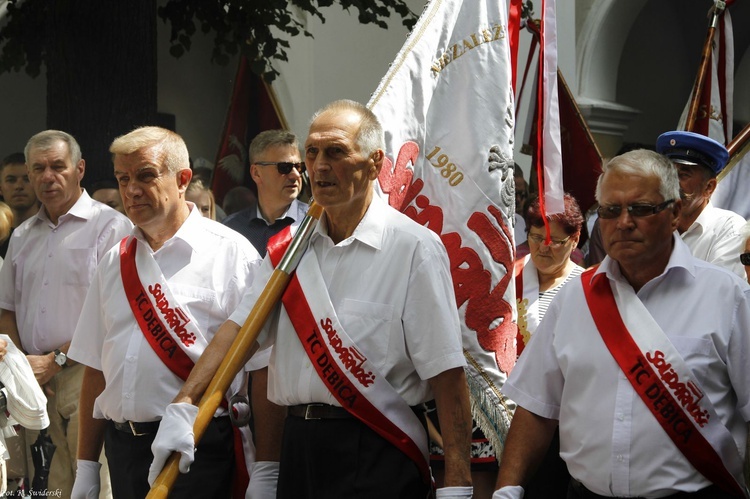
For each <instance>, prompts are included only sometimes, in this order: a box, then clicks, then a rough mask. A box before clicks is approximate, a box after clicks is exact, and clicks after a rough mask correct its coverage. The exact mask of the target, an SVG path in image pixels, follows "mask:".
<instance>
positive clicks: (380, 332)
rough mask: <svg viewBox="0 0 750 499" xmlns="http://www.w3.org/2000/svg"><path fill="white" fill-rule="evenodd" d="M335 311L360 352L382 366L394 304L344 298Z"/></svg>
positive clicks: (388, 339) (386, 352)
mask: <svg viewBox="0 0 750 499" xmlns="http://www.w3.org/2000/svg"><path fill="white" fill-rule="evenodd" d="M337 315H338V318H339V321H341V325H342V327H343V328H344V331H346V334H347V335H348V336H349V337H350V338H351V339H352V341H354V343H355V344H356V346H357V348H358V349H359V350H360V351H361V353H362V354H364V355H365V357H367V359H368V360H369V361H370V362H372V363H373V365H374V366H375V367H377V368H378V369H382V368H383V366H385V365H386V360H387V358H388V348H389V343H390V337H391V323H392V322H393V321H392V317H393V305H390V304H387V303H374V302H365V301H358V300H351V299H345V300H344V301H343V302H342V303H341V306H340V307H339V310H338V311H337Z"/></svg>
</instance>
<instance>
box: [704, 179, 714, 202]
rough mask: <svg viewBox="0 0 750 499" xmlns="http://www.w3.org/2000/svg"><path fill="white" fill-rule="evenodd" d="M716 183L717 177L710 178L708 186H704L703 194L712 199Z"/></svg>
mask: <svg viewBox="0 0 750 499" xmlns="http://www.w3.org/2000/svg"><path fill="white" fill-rule="evenodd" d="M716 185H717V182H716V177H713V178H710V179H708V182H706V186H705V187H704V188H703V195H704V196H706V197H707V198H709V199H710V198H711V195H712V194H713V193H714V191H716Z"/></svg>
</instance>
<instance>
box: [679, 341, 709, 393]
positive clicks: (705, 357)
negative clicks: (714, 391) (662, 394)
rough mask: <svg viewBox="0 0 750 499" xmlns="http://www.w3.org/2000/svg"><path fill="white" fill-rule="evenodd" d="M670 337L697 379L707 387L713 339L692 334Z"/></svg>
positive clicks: (701, 384) (702, 385)
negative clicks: (696, 336)
mask: <svg viewBox="0 0 750 499" xmlns="http://www.w3.org/2000/svg"><path fill="white" fill-rule="evenodd" d="M669 339H670V341H671V342H672V344H673V345H674V347H675V348H676V349H677V352H678V353H679V354H680V356H681V357H682V358H683V359H684V360H685V363H687V365H688V366H690V370H691V371H692V372H693V375H694V376H695V380H696V381H697V382H698V384H699V385H700V386H701V387H703V388H705V386H706V381H707V376H708V370H709V367H710V363H711V351H712V350H713V343H712V342H711V340H709V339H708V338H695V337H692V336H672V337H670V338H669Z"/></svg>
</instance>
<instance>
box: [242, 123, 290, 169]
mask: <svg viewBox="0 0 750 499" xmlns="http://www.w3.org/2000/svg"><path fill="white" fill-rule="evenodd" d="M277 146H289V147H293V148H294V149H296V150H298V151H299V142H298V141H297V136H296V135H294V134H293V133H292V132H290V131H289V130H265V131H263V132H260V133H259V134H258V135H256V136H255V138H254V139H253V141H252V142H250V147H249V148H248V159H249V160H250V164H251V165H252V164H253V163H254V162H255V160H256V159H257V158H258V156H260V155H261V154H263V151H265V150H266V149H268V148H269V147H277Z"/></svg>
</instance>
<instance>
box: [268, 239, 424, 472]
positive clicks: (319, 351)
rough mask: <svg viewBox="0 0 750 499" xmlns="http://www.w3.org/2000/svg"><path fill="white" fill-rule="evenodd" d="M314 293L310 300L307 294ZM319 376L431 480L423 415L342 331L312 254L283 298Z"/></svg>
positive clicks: (277, 249) (276, 255)
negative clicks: (408, 402) (421, 417)
mask: <svg viewBox="0 0 750 499" xmlns="http://www.w3.org/2000/svg"><path fill="white" fill-rule="evenodd" d="M291 235H292V232H291V228H290V227H287V228H285V229H284V230H283V231H281V232H280V233H279V234H277V235H276V236H274V237H273V238H272V239H271V240H270V241H269V243H268V254H269V255H270V258H271V262H272V263H273V265H274V267H275V266H277V265H278V264H279V261H280V260H281V258H282V257H283V256H284V252H285V251H286V248H287V246H288V245H289V243H290V242H291ZM308 296H310V297H313V299H312V300H311V301H309V302H308V300H307V297H308ZM281 301H282V303H283V305H284V308H285V310H286V313H287V315H288V316H289V319H290V321H291V323H292V325H293V326H294V330H295V332H296V333H297V337H298V338H299V340H300V342H301V343H302V346H303V348H304V350H305V352H306V353H307V356H308V357H309V358H310V362H311V363H312V365H313V367H314V368H315V370H316V372H317V374H318V376H319V377H320V380H321V381H322V382H323V384H324V385H325V386H326V388H327V389H328V390H329V391H330V392H331V394H332V395H333V397H334V398H335V399H336V400H337V401H338V402H339V403H340V404H341V406H342V407H344V408H345V409H346V410H347V411H349V412H350V413H351V414H352V415H353V416H354V417H356V418H357V419H359V420H360V421H362V422H363V423H365V424H366V425H367V426H369V427H370V428H371V429H372V430H373V431H375V432H376V433H377V434H378V435H380V436H381V437H383V438H385V439H386V440H387V441H389V442H390V443H392V444H393V445H395V446H396V447H397V448H398V449H399V450H401V451H402V452H403V453H404V454H406V455H407V456H408V457H409V458H411V459H412V460H413V461H414V463H415V464H416V465H417V467H418V468H419V470H420V473H421V474H422V478H423V479H424V480H425V483H431V480H432V479H431V475H430V470H429V465H428V462H429V461H428V455H427V435H426V432H425V429H424V427H423V426H422V423H421V422H420V421H419V418H418V417H417V416H416V415H415V414H414V411H412V409H411V407H409V405H408V404H407V403H406V401H404V399H403V398H401V396H400V395H399V394H398V392H396V390H395V389H394V388H393V387H392V386H391V385H390V384H389V383H388V381H387V380H386V379H385V377H383V375H381V374H380V373H379V372H378V370H377V369H376V368H375V366H373V365H372V363H371V362H370V361H369V360H368V359H367V354H366V353H365V352H362V350H361V349H360V348H358V347H357V345H356V344H355V343H354V341H353V340H352V339H351V338H350V337H349V335H348V334H347V333H346V332H345V331H344V328H343V327H342V326H341V323H340V322H339V320H338V316H337V315H336V311H335V310H334V308H333V304H332V303H331V299H330V297H329V296H328V289H327V288H326V286H325V281H324V280H323V276H322V274H321V273H320V268H319V267H318V265H317V261H316V259H315V256H314V255H312V254H310V253H308V254H305V255H304V256H303V257H302V260H301V261H300V263H299V266H298V267H297V270H296V271H295V272H294V275H293V276H292V278H291V280H290V282H289V285H288V287H287V289H286V291H285V292H284V295H283V296H282V299H281Z"/></svg>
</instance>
